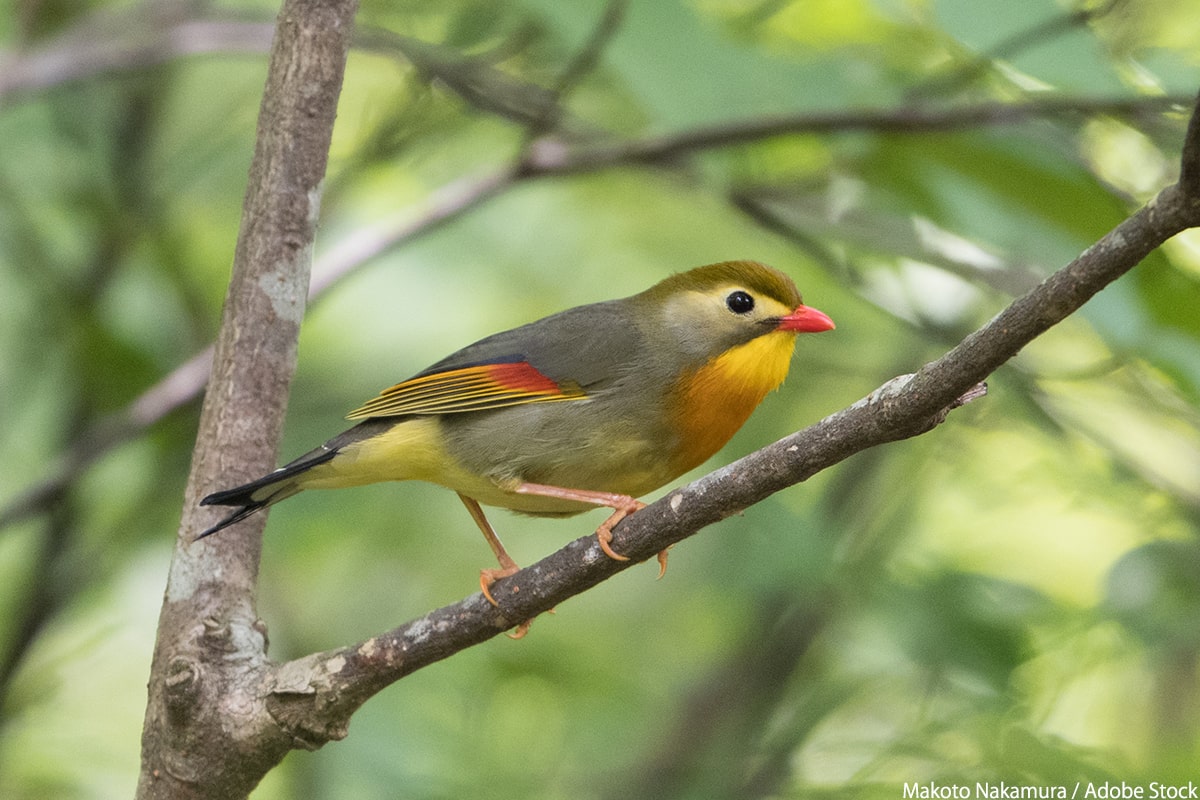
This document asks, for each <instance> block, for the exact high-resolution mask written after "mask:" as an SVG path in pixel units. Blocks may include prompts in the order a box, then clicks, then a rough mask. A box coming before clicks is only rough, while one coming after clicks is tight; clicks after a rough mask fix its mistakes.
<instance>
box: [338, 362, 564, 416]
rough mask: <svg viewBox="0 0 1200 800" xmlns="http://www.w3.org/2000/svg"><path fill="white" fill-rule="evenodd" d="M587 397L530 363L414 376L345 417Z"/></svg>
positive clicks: (444, 411)
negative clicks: (552, 378)
mask: <svg viewBox="0 0 1200 800" xmlns="http://www.w3.org/2000/svg"><path fill="white" fill-rule="evenodd" d="M586 396H587V394H586V393H585V392H584V391H583V389H581V388H580V387H579V385H578V384H575V383H573V382H565V383H562V384H560V383H556V382H555V381H553V380H551V379H550V378H548V377H546V376H545V375H543V374H542V373H541V372H539V371H538V369H537V368H536V367H534V366H533V365H532V364H530V363H529V362H527V361H514V362H507V363H500V364H480V365H477V366H472V367H462V368H459V369H451V370H446V371H445V372H434V373H432V374H429V375H418V376H417V377H415V378H409V379H408V380H406V381H404V382H403V383H398V384H396V385H395V386H393V387H391V388H390V389H384V390H383V391H382V392H380V393H379V396H378V397H375V398H374V399H372V400H370V401H368V402H367V403H365V404H363V405H362V406H361V407H360V408H356V409H354V410H353V411H351V412H350V413H349V414H347V415H346V418H347V419H367V418H369V417H398V416H403V415H405V414H458V413H462V412H465V411H483V410H486V409H491V408H504V407H505V406H517V405H523V404H525V403H544V402H549V401H556V400H578V399H581V398H583V397H586Z"/></svg>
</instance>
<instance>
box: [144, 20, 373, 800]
mask: <svg viewBox="0 0 1200 800" xmlns="http://www.w3.org/2000/svg"><path fill="white" fill-rule="evenodd" d="M356 8H357V2H356V1H355V0H333V1H327V2H321V1H320V0H287V2H285V3H284V6H283V9H282V11H281V12H280V15H279V19H278V21H277V28H276V34H275V42H274V45H273V46H272V51H271V59H270V66H269V71H268V76H267V85H266V89H265V92H264V95H263V101H262V107H261V109H260V112H259V122H258V138H257V144H256V148H255V153H254V159H253V162H252V164H251V167H250V177H249V185H248V188H247V192H246V199H245V205H244V208H243V211H242V229H241V233H240V235H239V238H238V245H237V251H236V253H235V256H234V263H233V274H232V278H231V280H230V285H229V293H228V295H227V296H226V300H225V312H224V318H223V320H222V326H221V333H220V336H219V338H218V341H217V347H216V353H215V356H214V361H213V373H212V379H211V380H210V382H209V384H208V394H207V396H206V397H205V402H204V409H203V412H202V414H201V419H200V431H199V436H198V438H197V444H196V450H195V453H194V455H193V462H192V470H191V475H190V476H189V479H188V485H187V490H186V493H185V498H184V505H183V509H184V510H183V518H182V522H181V524H180V528H179V533H178V537H177V539H176V544H175V552H174V556H173V559H172V563H171V570H170V575H169V577H168V581H167V589H166V594H165V597H164V599H163V607H162V612H161V615H160V618H159V627H158V640H157V643H156V645H155V651H154V660H153V664H152V666H151V674H150V682H149V699H148V703H147V708H146V721H145V726H144V730H143V735H142V770H141V774H140V777H139V781H138V795H137V796H138V797H139V798H159V797H172V798H191V797H196V798H202V797H203V798H217V797H220V798H236V797H244V796H246V795H247V794H248V793H249V792H250V790H251V789H252V788H254V786H255V785H257V784H258V782H259V781H260V780H261V779H262V776H263V775H265V774H266V772H267V771H268V770H270V769H271V768H272V767H273V766H274V765H275V764H277V763H278V762H279V760H280V759H281V758H283V756H284V754H286V753H287V751H288V750H289V749H290V748H291V747H292V746H293V742H292V740H291V737H290V736H288V734H287V733H286V732H284V731H283V730H281V729H279V728H278V726H276V725H275V724H274V723H273V720H272V719H271V717H270V716H269V715H267V714H266V713H264V707H263V702H262V693H261V691H259V690H258V688H257V686H258V684H259V683H260V682H261V680H262V679H263V676H264V675H265V674H266V672H267V670H268V663H267V660H266V632H265V628H264V626H263V625H262V623H261V622H260V621H259V620H258V618H257V615H256V613H255V609H254V601H255V584H256V581H257V578H258V564H259V555H260V547H261V536H260V533H261V526H262V524H263V521H259V522H257V523H256V524H249V525H243V526H240V527H239V528H238V529H237V530H234V531H230V534H231V535H230V536H223V537H222V538H221V541H220V542H199V543H197V542H194V541H193V540H194V538H195V534H196V532H197V531H199V530H201V529H203V527H204V526H205V525H206V524H208V523H209V522H211V520H210V519H209V518H210V517H212V516H213V515H214V514H215V513H216V512H213V511H212V510H209V509H203V510H202V509H200V508H199V507H198V506H197V501H198V500H199V499H200V498H201V497H202V496H203V495H204V494H205V493H207V492H208V491H211V490H212V489H214V488H215V487H216V485H217V482H218V478H219V479H220V480H221V481H224V482H226V483H228V482H230V481H233V482H236V481H237V480H238V479H239V478H241V477H246V478H248V477H251V476H252V475H255V474H259V473H262V472H264V471H267V470H269V469H271V468H272V467H273V466H274V464H275V456H276V446H277V443H278V440H279V432H280V430H281V428H282V424H283V418H284V410H285V407H286V403H287V396H288V388H289V385H290V383H291V378H292V374H293V372H294V369H295V363H296V341H297V336H298V334H299V329H300V322H301V319H302V318H303V316H304V303H305V297H306V295H307V292H308V277H309V269H310V263H311V260H312V243H313V236H314V232H315V228H316V220H317V212H318V208H319V198H320V184H321V180H322V178H323V177H324V174H325V164H326V160H327V155H328V152H329V142H330V137H331V134H332V130H333V120H334V116H335V113H336V109H337V99H338V94H339V92H340V90H341V84H342V76H343V74H344V71H345V63H346V52H347V47H348V42H349V38H350V33H351V26H352V22H353V17H354V12H355V10H356Z"/></svg>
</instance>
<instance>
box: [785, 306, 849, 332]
mask: <svg viewBox="0 0 1200 800" xmlns="http://www.w3.org/2000/svg"><path fill="white" fill-rule="evenodd" d="M836 327H837V326H836V325H834V324H833V320H831V319H830V318H829V315H828V314H826V313H825V312H823V311H818V310H817V309H815V308H809V307H808V306H796V310H795V311H793V312H792V313H790V314H788V315H787V316H786V317H780V318H779V328H778V330H781V331H795V332H796V333H820V332H821V331H831V330H833V329H834V328H836Z"/></svg>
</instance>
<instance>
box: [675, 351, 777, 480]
mask: <svg viewBox="0 0 1200 800" xmlns="http://www.w3.org/2000/svg"><path fill="white" fill-rule="evenodd" d="M795 344H796V337H795V336H794V335H793V334H791V333H788V332H785V331H778V332H776V333H769V334H767V335H766V336H760V337H758V338H757V339H754V340H753V341H750V342H747V343H746V344H744V345H740V346H738V347H735V348H733V349H732V350H727V351H726V352H725V353H723V354H721V355H720V356H718V357H717V358H714V359H713V360H712V361H709V362H708V363H707V364H705V365H704V366H703V367H701V368H700V369H698V370H695V371H693V372H690V373H688V374H687V375H685V376H684V377H683V378H682V379H681V380H680V382H679V385H678V386H677V388H676V391H675V392H674V399H673V402H672V405H673V406H674V409H673V412H674V414H673V418H674V420H675V424H676V427H677V429H678V432H679V436H680V442H679V446H678V448H677V450H676V452H675V453H673V454H672V461H673V462H674V465H675V467H676V469H677V471H678V473H679V474H682V473H684V472H687V471H688V470H690V469H692V468H693V467H696V466H698V465H699V464H702V463H703V462H704V461H706V460H707V459H708V458H709V457H711V456H712V455H713V454H714V453H716V452H717V451H718V450H720V449H721V448H722V447H723V446H724V445H725V443H726V442H728V441H729V440H730V439H731V438H732V437H733V435H734V434H735V433H737V431H738V429H739V428H741V427H742V425H743V424H744V423H745V422H746V420H747V419H749V418H750V414H751V413H753V411H754V409H755V408H757V407H758V404H759V403H761V402H762V400H763V398H764V397H766V396H767V393H768V392H770V391H771V390H773V389H775V388H777V387H778V386H779V384H781V383H783V379H784V378H786V377H787V372H788V365H789V362H790V361H791V357H792V351H793V350H794V348H795Z"/></svg>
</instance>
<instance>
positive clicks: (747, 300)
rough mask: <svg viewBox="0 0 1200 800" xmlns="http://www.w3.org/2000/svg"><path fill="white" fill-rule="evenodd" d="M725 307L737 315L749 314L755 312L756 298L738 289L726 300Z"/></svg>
mask: <svg viewBox="0 0 1200 800" xmlns="http://www.w3.org/2000/svg"><path fill="white" fill-rule="evenodd" d="M725 306H726V308H728V309H729V310H730V311H732V312H733V313H735V314H748V313H749V312H751V311H753V310H754V298H753V297H751V296H750V295H749V294H747V293H746V292H743V291H742V290H741V289H738V290H737V291H736V292H731V293H730V294H729V297H726V298H725Z"/></svg>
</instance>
